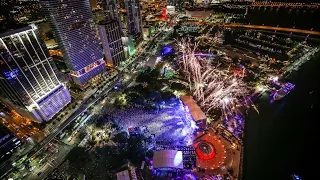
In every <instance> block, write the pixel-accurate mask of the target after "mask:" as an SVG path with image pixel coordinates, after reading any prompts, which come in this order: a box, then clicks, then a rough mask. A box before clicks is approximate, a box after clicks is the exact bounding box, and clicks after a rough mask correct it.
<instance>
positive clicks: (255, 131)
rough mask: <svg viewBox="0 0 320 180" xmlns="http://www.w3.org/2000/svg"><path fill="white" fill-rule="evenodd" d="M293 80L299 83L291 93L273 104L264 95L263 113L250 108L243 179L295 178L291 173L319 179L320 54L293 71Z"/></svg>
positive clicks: (304, 177) (262, 101) (305, 177)
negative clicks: (251, 110)
mask: <svg viewBox="0 0 320 180" xmlns="http://www.w3.org/2000/svg"><path fill="white" fill-rule="evenodd" d="M290 82H293V83H295V84H296V88H295V89H294V91H292V92H291V94H289V95H288V96H287V97H286V98H285V99H283V100H282V101H280V102H276V103H273V104H270V103H269V101H268V99H269V98H268V97H267V96H264V97H262V98H261V99H260V102H259V107H258V108H259V110H260V114H257V113H255V112H251V113H250V114H249V116H248V117H247V119H246V127H245V142H244V146H245V151H244V176H243V179H244V180H265V179H266V180H278V179H279V180H286V179H292V178H291V176H290V174H298V175H300V176H301V178H302V179H303V180H309V179H320V177H319V175H317V174H318V171H319V170H318V169H317V168H316V167H317V165H318V162H317V160H316V159H318V156H319V149H318V148H317V147H319V146H318V144H317V143H318V142H320V141H318V140H317V137H316V130H317V126H316V124H317V121H320V118H319V116H318V115H319V113H320V109H319V104H320V103H319V101H320V100H319V94H320V54H317V55H316V57H315V58H314V59H313V60H311V61H309V62H307V63H306V64H305V65H304V66H303V67H302V68H301V70H300V71H299V72H297V73H294V74H292V76H291V78H290ZM311 91H313V92H312V93H311ZM310 93H311V94H310ZM311 107H312V108H311ZM318 112H319V113H318ZM318 167H320V166H319V165H318Z"/></svg>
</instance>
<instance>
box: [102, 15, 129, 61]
mask: <svg viewBox="0 0 320 180" xmlns="http://www.w3.org/2000/svg"><path fill="white" fill-rule="evenodd" d="M119 24H120V23H119V21H117V20H115V19H114V20H110V21H102V22H100V23H99V34H100V39H101V41H102V46H103V51H104V53H105V57H106V60H107V62H108V64H109V63H110V64H113V65H114V66H117V65H119V63H120V62H121V61H123V60H125V53H124V49H123V45H122V40H121V35H122V33H121V28H120V25H119Z"/></svg>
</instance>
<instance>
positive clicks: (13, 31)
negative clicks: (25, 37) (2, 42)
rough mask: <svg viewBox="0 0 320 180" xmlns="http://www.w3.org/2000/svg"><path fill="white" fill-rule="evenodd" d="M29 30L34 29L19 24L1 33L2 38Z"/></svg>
mask: <svg viewBox="0 0 320 180" xmlns="http://www.w3.org/2000/svg"><path fill="white" fill-rule="evenodd" d="M29 29H32V27H31V26H28V25H26V24H17V25H15V26H14V27H10V29H6V30H3V31H0V38H2V37H6V36H10V35H12V34H16V33H19V32H23V31H27V30H29Z"/></svg>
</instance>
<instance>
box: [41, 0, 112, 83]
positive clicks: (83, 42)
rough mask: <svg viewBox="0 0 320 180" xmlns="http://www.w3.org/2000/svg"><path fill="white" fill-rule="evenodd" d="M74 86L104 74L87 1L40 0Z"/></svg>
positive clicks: (103, 65) (104, 68)
mask: <svg viewBox="0 0 320 180" xmlns="http://www.w3.org/2000/svg"><path fill="white" fill-rule="evenodd" d="M40 2H41V5H42V7H43V11H44V12H45V14H46V17H47V18H48V20H49V21H50V24H51V28H52V29H53V32H54V34H55V37H56V39H57V41H58V45H59V47H60V49H61V50H62V53H63V58H64V60H65V62H66V64H67V67H68V68H69V69H70V70H71V75H72V78H73V80H74V82H75V83H77V84H79V85H81V86H82V85H86V84H87V83H88V81H89V80H90V79H92V78H93V77H95V76H97V75H99V74H101V73H102V72H104V71H105V70H106V66H105V63H104V60H103V55H102V50H101V48H100V46H99V40H98V37H97V34H96V29H95V26H94V23H93V20H92V12H91V8H90V4H89V1H88V0H40Z"/></svg>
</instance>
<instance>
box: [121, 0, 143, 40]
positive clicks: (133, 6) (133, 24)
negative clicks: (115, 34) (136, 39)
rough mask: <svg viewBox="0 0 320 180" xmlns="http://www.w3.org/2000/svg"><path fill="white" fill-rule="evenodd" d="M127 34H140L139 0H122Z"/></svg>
mask: <svg viewBox="0 0 320 180" xmlns="http://www.w3.org/2000/svg"><path fill="white" fill-rule="evenodd" d="M124 2H125V6H126V19H127V29H128V34H129V35H132V36H136V35H139V36H142V18H141V12H140V3H139V0H124Z"/></svg>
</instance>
